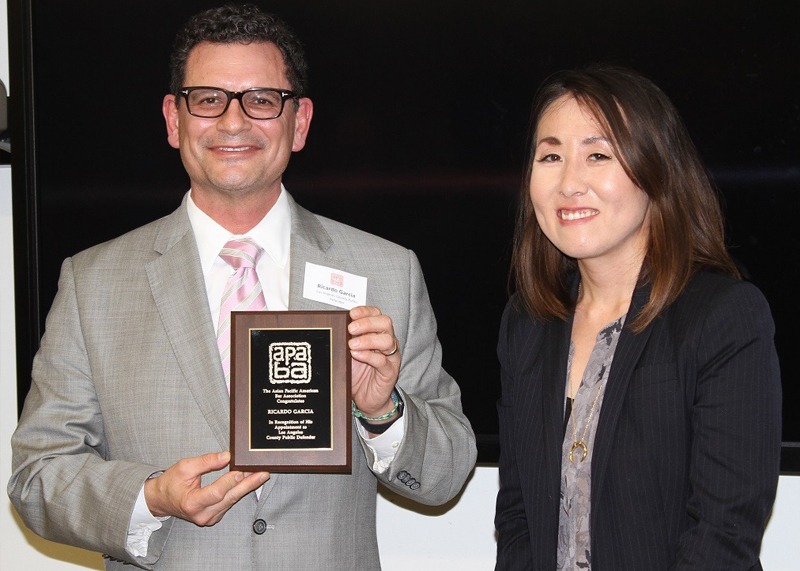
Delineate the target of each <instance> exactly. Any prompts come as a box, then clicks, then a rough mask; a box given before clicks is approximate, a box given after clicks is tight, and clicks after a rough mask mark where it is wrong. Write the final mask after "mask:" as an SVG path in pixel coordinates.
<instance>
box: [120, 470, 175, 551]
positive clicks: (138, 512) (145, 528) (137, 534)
mask: <svg viewBox="0 0 800 571" xmlns="http://www.w3.org/2000/svg"><path fill="white" fill-rule="evenodd" d="M168 519H169V516H167V517H155V516H154V515H153V514H151V513H150V510H149V509H148V507H147V502H146V501H145V499H144V484H142V489H141V490H139V495H138V496H137V497H136V503H135V504H134V506H133V513H131V521H130V522H129V523H128V538H127V541H126V543H125V549H126V550H127V552H128V553H130V554H131V555H132V556H133V557H146V556H147V546H148V545H149V543H150V536H151V535H153V532H154V531H158V530H159V529H161V522H162V521H166V520H168Z"/></svg>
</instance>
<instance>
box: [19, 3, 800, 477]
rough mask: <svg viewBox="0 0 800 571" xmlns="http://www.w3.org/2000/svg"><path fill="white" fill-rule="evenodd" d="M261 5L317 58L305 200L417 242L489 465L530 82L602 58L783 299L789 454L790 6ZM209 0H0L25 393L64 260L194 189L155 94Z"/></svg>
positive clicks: (796, 421)
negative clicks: (658, 93) (643, 80)
mask: <svg viewBox="0 0 800 571" xmlns="http://www.w3.org/2000/svg"><path fill="white" fill-rule="evenodd" d="M257 3H258V4H260V5H262V7H264V8H265V9H267V10H270V11H273V12H275V13H277V14H279V15H281V16H283V17H284V18H285V19H286V20H287V21H288V22H290V24H291V25H292V26H293V27H294V28H295V29H296V31H297V32H298V34H299V35H300V36H301V37H302V38H303V39H304V41H305V43H306V46H307V50H308V54H309V59H310V64H311V90H310V96H311V97H312V99H314V102H315V117H314V121H313V124H312V129H311V135H310V140H309V143H308V145H307V146H306V149H304V150H303V151H302V152H301V153H299V154H298V155H296V156H295V157H294V158H293V162H292V164H291V165H290V167H289V171H288V173H287V175H286V178H285V182H286V185H287V187H288V188H289V189H290V191H291V192H292V193H293V194H294V195H295V197H296V198H297V199H298V200H299V201H300V202H301V203H302V204H304V205H305V206H306V207H308V208H310V209H311V210H313V211H315V212H317V213H320V214H323V215H326V216H330V217H333V218H336V219H338V220H341V221H343V222H347V223H350V224H352V225H354V226H357V227H360V228H362V229H365V230H368V231H371V232H374V233H377V234H380V235H382V236H384V237H387V238H389V239H392V240H394V241H397V242H399V243H401V244H403V245H405V246H408V247H410V248H412V249H414V250H415V251H416V252H417V254H418V255H419V257H420V261H421V263H422V266H423V269H424V271H425V275H426V279H427V282H428V287H429V290H430V294H431V298H432V302H433V306H434V309H435V311H436V313H437V317H438V320H439V328H440V339H441V341H442V343H443V346H444V351H445V353H444V354H445V366H446V368H447V369H448V370H449V371H450V372H451V373H452V374H453V375H454V376H455V378H456V379H457V380H458V382H459V384H460V385H461V388H462V391H463V394H464V406H465V409H466V411H467V414H468V415H469V417H470V419H471V421H472V423H473V425H474V427H475V430H476V432H477V433H478V435H479V442H480V451H481V458H480V459H481V460H483V461H492V460H495V459H496V432H497V418H496V412H495V407H494V403H495V401H496V399H497V396H498V392H499V380H498V365H497V362H496V359H495V355H494V345H495V341H496V332H497V326H498V322H499V317H500V314H501V312H502V309H503V306H504V304H505V300H506V297H507V292H506V273H507V267H508V257H509V249H510V238H511V231H512V220H513V211H514V205H515V200H516V195H517V191H518V187H519V181H520V178H521V170H522V166H523V163H524V156H523V155H524V142H525V136H526V132H527V116H528V110H529V106H530V102H531V99H532V96H533V93H534V91H535V88H536V86H537V85H538V84H539V83H540V82H541V81H542V79H544V77H546V76H547V75H548V74H549V73H551V72H553V71H555V70H558V69H561V68H565V67H574V66H577V65H582V64H586V63H591V62H596V61H605V62H610V63H616V64H621V65H626V66H630V67H633V68H635V69H638V70H640V71H641V72H643V73H645V74H646V75H648V76H649V77H651V78H652V79H653V80H654V81H655V82H656V83H657V84H659V85H660V86H661V87H662V88H663V89H664V91H665V92H666V93H667V94H668V95H669V96H670V97H671V98H672V99H673V101H674V102H675V103H676V105H677V106H678V108H679V109H680V111H681V113H682V114H683V116H684V119H685V120H686V122H687V124H688V127H689V130H690V131H691V133H692V135H693V137H694V139H695V142H696V143H697V145H698V147H699V149H700V151H701V154H702V155H703V156H704V158H705V159H706V161H707V164H708V165H709V168H710V170H711V172H712V174H713V176H714V177H715V180H716V182H717V184H718V186H719V187H720V189H721V190H722V192H723V194H724V199H725V203H726V211H727V216H728V221H729V227H730V242H731V248H732V252H733V253H734V255H735V256H736V257H737V258H738V259H739V260H741V261H742V262H743V263H744V264H745V265H746V266H747V268H748V269H749V271H750V273H751V275H752V279H753V281H754V282H755V283H756V284H757V285H758V286H759V287H761V288H762V290H763V291H764V292H765V293H766V295H767V297H768V299H769V301H770V303H771V305H772V309H773V312H774V314H775V320H776V324H777V342H778V347H779V353H780V357H781V366H782V372H783V382H784V391H785V414H784V417H785V422H784V440H785V444H784V461H783V468H784V470H798V471H800V418H798V415H796V414H793V411H794V410H796V409H797V408H798V406H800V389H798V382H797V381H798V368H799V367H800V360H798V352H797V351H796V349H795V344H796V340H797V337H798V336H797V335H796V333H795V323H796V322H797V320H798V317H800V310H799V309H800V308H799V307H798V303H797V301H796V300H795V289H796V287H797V283H798V279H797V278H798V274H799V273H800V263H798V262H800V244H799V243H798V236H797V233H796V232H795V228H794V227H795V225H796V222H795V220H794V218H795V216H796V213H797V212H798V211H800V208H798V207H800V198H798V197H799V196H800V193H798V192H797V191H798V190H800V167H798V165H800V158H799V157H800V99H799V98H798V96H797V93H798V88H800V63H798V62H800V34H798V33H797V31H796V24H797V22H798V16H799V15H800V13H798V9H797V8H795V7H793V5H792V4H793V3H790V2H764V3H760V4H758V6H757V7H756V6H755V5H754V4H752V3H750V2H748V3H747V5H746V6H744V5H743V6H740V5H738V4H737V3H735V2H727V3H711V2H709V3H706V4H708V5H707V6H706V5H703V3H701V2H697V1H696V0H695V1H693V2H685V1H672V2H663V3H662V2H651V3H644V2H639V1H637V0H607V1H606V2H603V3H599V2H587V1H583V0H578V1H575V2H570V3H555V2H543V1H541V0H498V1H495V2H489V1H476V0H435V1H431V0H428V1H422V0H406V1H405V2H394V3H390V2H384V1H379V0H340V1H338V2H320V1H319V0H285V1H283V0H282V1H275V2H257ZM698 4H699V5H698ZM712 4H715V5H716V4H720V6H712ZM772 4H774V6H773V5H772ZM212 5H215V3H211V2H206V1H201V2H197V1H191V2H190V1H188V0H181V1H176V2H163V1H154V0H142V1H139V2H136V3H127V2H126V3H118V2H107V1H104V0H72V1H69V2H68V1H66V0H57V1H53V0H47V1H46V0H9V32H10V35H11V41H12V53H11V73H12V86H13V91H12V95H14V96H15V98H14V99H13V100H12V108H13V113H14V116H13V117H12V137H13V139H14V154H13V157H12V158H13V164H14V169H13V176H14V181H13V182H14V209H15V210H14V220H15V244H16V267H17V278H16V279H17V287H16V295H17V315H18V324H19V325H18V348H19V359H18V365H19V366H18V369H19V371H20V378H19V384H20V398H22V396H24V394H25V392H26V391H27V387H28V383H29V375H30V360H31V358H32V355H33V352H34V351H35V349H36V345H37V343H38V339H39V336H40V334H41V332H42V330H43V322H44V316H45V315H46V312H47V310H48V308H49V306H50V303H51V302H52V298H53V295H54V294H55V289H56V282H57V276H58V270H59V265H60V262H61V261H62V259H63V258H64V257H66V256H68V255H70V254H72V253H74V252H76V251H79V250H80V249H83V248H85V247H87V246H90V245H92V244H95V243H97V242H99V241H103V240H106V239H109V238H112V237H114V236H116V235H118V234H120V233H122V232H124V231H126V230H129V229H131V228H134V227H136V226H138V225H140V224H143V223H145V222H147V221H150V220H152V219H154V218H156V217H158V216H161V215H163V214H166V213H168V212H170V211H172V210H173V209H174V208H175V207H176V206H177V204H178V203H179V201H180V198H181V196H182V195H183V193H184V192H185V191H186V190H187V188H188V181H187V178H186V176H185V173H184V172H183V170H182V167H181V165H180V160H179V157H178V154H177V152H176V151H174V150H173V149H171V148H170V147H169V146H168V145H167V143H166V136H165V135H166V131H165V128H164V126H163V120H162V118H161V113H160V106H161V98H162V96H163V94H164V93H165V92H166V89H167V84H168V71H167V60H168V54H169V50H170V46H171V43H172V38H173V35H174V33H175V31H176V30H177V29H178V28H179V27H180V26H181V25H182V23H183V22H184V21H185V19H186V18H187V17H188V16H189V15H190V14H191V13H192V12H194V11H196V10H199V9H201V8H204V7H209V6H212Z"/></svg>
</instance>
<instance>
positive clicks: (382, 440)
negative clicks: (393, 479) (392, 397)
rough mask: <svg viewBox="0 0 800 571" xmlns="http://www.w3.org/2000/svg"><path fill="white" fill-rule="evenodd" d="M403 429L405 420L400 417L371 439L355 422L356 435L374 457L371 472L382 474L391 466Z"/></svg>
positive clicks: (401, 438) (358, 423)
mask: <svg viewBox="0 0 800 571" xmlns="http://www.w3.org/2000/svg"><path fill="white" fill-rule="evenodd" d="M405 427H406V423H405V418H403V417H402V416H401V417H400V418H398V419H397V420H395V421H394V422H393V423H392V425H391V426H390V427H389V428H387V429H386V432H384V433H383V434H377V435H376V436H375V437H374V438H371V437H370V434H369V432H367V430H366V429H365V428H364V427H363V426H361V423H360V422H356V429H357V430H358V435H359V436H360V437H361V439H362V440H363V441H364V443H365V444H366V445H367V447H368V448H369V449H370V450H372V453H373V454H374V456H375V460H374V461H373V462H372V471H373V472H377V473H378V474H383V473H384V472H385V471H386V470H388V469H389V466H391V465H392V460H394V456H395V454H397V449H398V448H400V443H401V442H402V441H403V433H404V432H405Z"/></svg>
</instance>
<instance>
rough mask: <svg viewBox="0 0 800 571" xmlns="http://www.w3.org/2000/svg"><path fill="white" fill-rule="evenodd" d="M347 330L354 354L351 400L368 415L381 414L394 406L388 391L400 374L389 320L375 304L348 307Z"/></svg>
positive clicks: (392, 328)
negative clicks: (350, 320)
mask: <svg viewBox="0 0 800 571" xmlns="http://www.w3.org/2000/svg"><path fill="white" fill-rule="evenodd" d="M350 317H351V319H352V322H351V323H350V325H349V327H348V329H349V331H350V334H351V335H352V338H351V339H350V355H351V356H352V357H353V370H352V373H353V382H352V394H353V401H354V402H355V403H356V406H357V407H358V408H359V410H360V411H361V412H363V413H364V414H365V415H367V416H371V417H376V416H381V415H382V414H385V413H387V412H389V411H390V410H392V408H394V403H393V402H392V398H391V394H392V390H393V389H394V386H395V384H396V383H397V377H398V376H399V375H400V352H399V351H398V345H397V338H396V337H395V336H394V327H393V325H392V319H391V318H390V317H389V316H388V315H383V314H381V310H380V309H378V308H377V307H366V306H360V307H355V308H353V309H351V310H350Z"/></svg>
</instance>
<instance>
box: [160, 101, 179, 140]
mask: <svg viewBox="0 0 800 571" xmlns="http://www.w3.org/2000/svg"><path fill="white" fill-rule="evenodd" d="M161 113H163V115H164V121H166V124H167V141H168V142H169V144H170V146H172V147H174V148H176V149H178V148H180V136H179V131H178V101H177V99H176V98H175V96H174V95H165V96H164V101H163V102H162V104H161Z"/></svg>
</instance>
